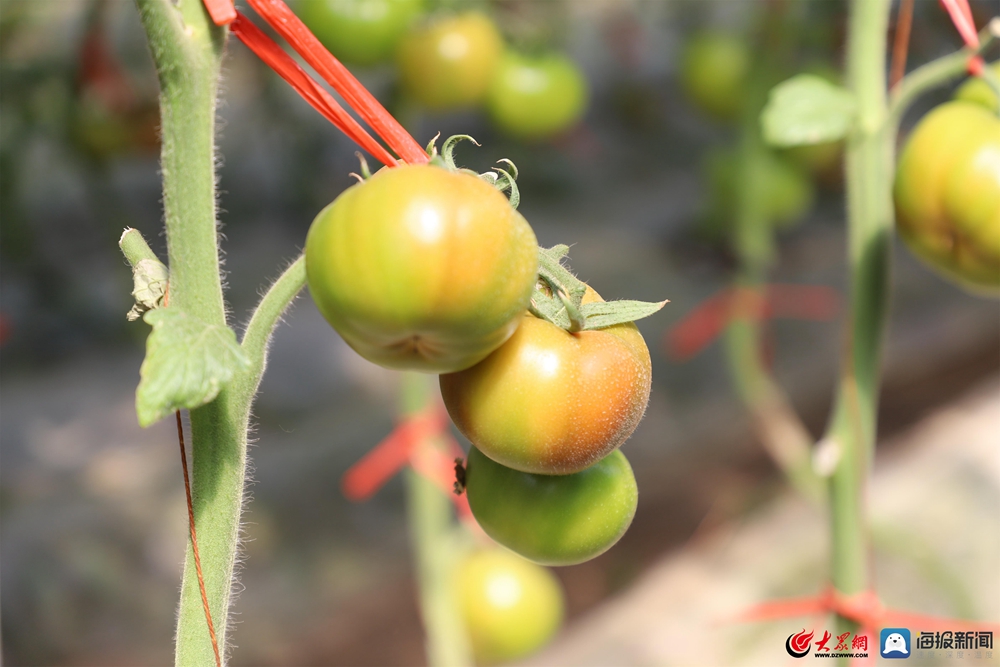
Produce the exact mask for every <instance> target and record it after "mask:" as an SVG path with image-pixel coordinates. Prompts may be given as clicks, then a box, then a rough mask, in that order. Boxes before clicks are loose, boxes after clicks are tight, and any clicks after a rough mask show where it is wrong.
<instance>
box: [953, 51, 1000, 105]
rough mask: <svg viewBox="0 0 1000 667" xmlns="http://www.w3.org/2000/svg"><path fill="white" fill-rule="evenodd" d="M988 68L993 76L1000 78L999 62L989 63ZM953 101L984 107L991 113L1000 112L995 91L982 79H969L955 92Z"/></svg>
mask: <svg viewBox="0 0 1000 667" xmlns="http://www.w3.org/2000/svg"><path fill="white" fill-rule="evenodd" d="M988 67H989V68H990V69H992V70H993V75H994V76H996V77H1000V60H997V61H995V62H992V63H990V64H989V65H988ZM955 99H956V100H963V101H965V102H973V103H975V104H978V105H980V106H984V107H986V108H987V109H990V110H992V111H993V113H997V112H998V111H1000V101H997V94H996V91H994V90H993V88H991V87H990V84H988V83H986V81H984V80H983V79H982V77H978V76H973V77H970V78H969V80H968V81H966V82H965V83H963V84H962V85H961V86H959V87H958V90H957V91H955Z"/></svg>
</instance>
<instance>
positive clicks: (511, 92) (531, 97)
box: [487, 51, 587, 139]
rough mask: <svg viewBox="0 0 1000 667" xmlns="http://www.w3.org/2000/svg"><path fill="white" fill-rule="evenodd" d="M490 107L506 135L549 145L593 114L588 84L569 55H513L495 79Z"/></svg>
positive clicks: (504, 62) (511, 53) (513, 53)
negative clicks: (554, 137) (589, 109)
mask: <svg viewBox="0 0 1000 667" xmlns="http://www.w3.org/2000/svg"><path fill="white" fill-rule="evenodd" d="M487 107H488V109H489V112H490V117H491V118H492V119H493V122H494V123H496V124H497V125H498V126H499V127H500V129H502V130H503V131H504V132H507V133H509V134H511V135H514V136H516V137H520V138H522V139H543V138H545V137H550V136H552V135H554V134H558V133H560V132H563V131H564V130H566V129H568V128H569V127H571V126H572V125H573V124H574V123H576V122H577V121H578V120H580V117H581V116H582V115H583V112H584V111H585V110H586V108H587V80H586V79H585V78H584V77H583V73H582V72H581V71H580V68H579V67H577V66H576V64H575V63H574V62H573V61H572V60H570V59H569V58H567V57H566V56H564V55H561V54H557V53H550V54H546V55H543V56H527V55H523V54H519V53H515V52H513V51H508V52H507V53H506V54H505V55H504V57H503V59H502V60H501V61H500V66H499V67H498V68H497V72H496V74H495V75H494V77H493V83H492V85H491V86H490V91H489V96H488V98H487Z"/></svg>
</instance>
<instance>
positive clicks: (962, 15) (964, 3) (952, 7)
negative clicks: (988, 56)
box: [941, 0, 984, 75]
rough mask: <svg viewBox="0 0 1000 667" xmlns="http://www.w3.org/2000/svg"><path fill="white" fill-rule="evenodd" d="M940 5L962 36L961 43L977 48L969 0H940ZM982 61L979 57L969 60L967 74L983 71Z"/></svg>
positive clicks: (976, 35) (977, 39)
mask: <svg viewBox="0 0 1000 667" xmlns="http://www.w3.org/2000/svg"><path fill="white" fill-rule="evenodd" d="M941 4H942V5H943V6H944V8H945V10H946V11H947V12H948V16H950V17H951V22H952V23H954V24H955V29H956V30H958V34H959V35H961V36H962V41H964V42H965V45H966V46H967V47H969V48H970V49H978V48H979V33H978V32H976V24H975V21H974V20H973V18H972V8H971V7H969V0H941ZM983 65H984V63H983V59H982V58H980V57H979V56H972V57H971V58H969V73H970V74H973V75H978V74H980V73H981V72H982V71H983Z"/></svg>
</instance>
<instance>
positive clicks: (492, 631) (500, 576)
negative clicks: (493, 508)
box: [454, 549, 565, 664]
mask: <svg viewBox="0 0 1000 667" xmlns="http://www.w3.org/2000/svg"><path fill="white" fill-rule="evenodd" d="M454 587H455V593H456V598H457V607H458V609H459V610H460V613H461V615H462V618H463V620H464V621H465V628H466V631H467V632H468V635H469V640H470V641H471V643H472V652H473V656H474V657H475V659H476V662H477V663H478V664H494V663H498V662H507V661H510V660H517V659H518V658H523V657H525V656H527V655H530V654H531V653H534V652H535V651H537V650H538V649H539V648H541V647H542V646H544V645H545V644H546V643H547V642H548V641H549V640H550V639H551V638H552V636H553V635H555V633H556V631H558V630H559V626H560V625H561V623H562V619H563V613H564V607H565V604H564V602H563V593H562V588H561V587H560V585H559V582H558V581H557V580H556V578H555V577H554V576H553V575H552V573H551V572H549V571H548V570H546V569H545V568H543V567H539V566H538V565H535V564H534V563H531V562H528V561H526V560H524V559H523V558H520V557H518V556H515V555H514V554H512V553H510V552H509V551H504V550H503V549H483V550H480V551H477V552H475V553H473V554H471V555H469V556H468V557H467V558H465V559H464V560H463V561H462V562H461V563H460V564H459V566H458V568H457V570H456V572H455V581H454Z"/></svg>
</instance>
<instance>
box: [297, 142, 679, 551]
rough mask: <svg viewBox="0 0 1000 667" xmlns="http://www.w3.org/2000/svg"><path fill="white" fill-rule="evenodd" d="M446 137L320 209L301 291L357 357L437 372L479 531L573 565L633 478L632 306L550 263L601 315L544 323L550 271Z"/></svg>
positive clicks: (625, 517) (625, 498)
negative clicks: (629, 457)
mask: <svg viewBox="0 0 1000 667" xmlns="http://www.w3.org/2000/svg"><path fill="white" fill-rule="evenodd" d="M450 144H453V141H452V140H449V142H446V144H445V153H446V155H445V159H443V160H442V159H441V158H435V159H434V160H432V163H431V164H428V165H421V166H413V165H407V166H399V167H395V168H391V169H383V170H381V171H379V172H378V173H376V174H375V175H374V176H370V177H369V178H368V179H367V180H364V181H363V182H361V183H359V184H357V185H354V186H353V187H351V188H349V189H347V190H346V191H345V192H344V193H343V194H341V195H340V196H339V197H338V198H337V199H336V200H335V201H334V202H333V203H332V204H330V205H329V206H327V207H326V208H325V209H323V211H322V212H320V214H319V215H318V216H317V217H316V219H315V221H314V222H313V224H312V227H311V228H310V230H309V235H308V238H307V240H306V251H305V256H306V272H307V276H308V283H309V289H310V292H311V293H312V296H313V299H314V300H315V302H316V304H317V307H318V308H319V310H320V312H321V313H322V314H323V315H324V316H325V317H326V319H327V320H328V321H329V322H330V324H331V325H332V326H333V327H334V329H336V330H337V331H338V332H339V333H340V334H341V336H343V338H344V340H345V341H346V342H347V343H348V344H349V345H350V346H351V347H352V348H353V349H354V350H355V351H357V352H358V353H359V354H360V355H361V356H363V357H364V358H366V359H368V360H369V361H372V362H374V363H376V364H379V365H381V366H384V367H387V368H396V369H411V370H418V371H424V372H432V373H439V374H441V378H440V382H441V392H442V396H443V398H444V402H445V406H446V407H447V409H448V412H449V414H450V415H451V416H452V419H453V420H454V421H455V424H456V425H457V426H458V428H459V430H461V431H462V433H464V434H465V435H466V436H467V437H468V438H469V440H470V441H471V442H472V444H473V448H472V450H471V452H470V454H469V458H468V463H467V468H466V469H465V480H464V484H465V490H466V492H467V493H468V498H469V505H470V506H471V508H472V512H473V514H474V515H475V517H476V519H477V520H478V521H479V523H480V525H481V526H482V528H483V530H484V531H485V532H486V533H487V534H488V535H489V536H490V537H492V538H493V539H494V540H496V541H497V542H499V543H500V544H502V545H503V546H506V547H507V548H509V549H511V550H513V551H515V552H517V553H519V554H521V555H523V556H525V557H526V558H529V559H531V560H533V561H536V562H539V563H544V564H550V565H568V564H572V563H579V562H582V561H585V560H588V559H590V558H593V557H595V556H597V555H599V554H601V553H603V552H604V551H606V550H607V549H609V548H610V547H611V546H612V545H613V544H614V543H615V542H617V541H618V539H619V538H620V537H621V536H622V535H623V534H624V532H625V530H626V529H627V528H628V526H629V524H630V523H631V521H632V517H633V515H634V514H635V509H636V503H637V497H638V495H637V489H636V483H635V478H634V476H633V474H632V469H631V467H630V466H629V464H628V461H626V460H625V457H624V456H623V455H622V454H621V453H620V452H618V451H616V450H617V449H618V447H619V446H621V444H622V443H623V442H624V441H625V440H626V439H627V438H628V437H629V436H630V435H631V434H632V432H633V431H634V430H635V428H636V426H637V425H638V423H639V420H640V419H641V418H642V415H643V412H644V411H645V408H646V404H647V402H648V400H649V393H650V385H651V368H650V357H649V351H648V349H647V348H646V344H645V342H644V341H643V339H642V336H641V335H640V334H639V331H638V329H637V328H636V327H635V325H634V324H633V323H632V322H630V321H629V320H631V319H634V318H635V316H636V315H635V313H634V312H633V311H631V310H629V311H628V312H624V313H623V314H618V315H615V314H614V308H615V306H616V304H617V305H618V306H619V307H622V308H626V307H632V306H628V304H635V303H638V302H611V303H605V302H604V301H603V300H602V299H601V297H600V296H599V295H598V294H597V293H596V292H594V291H593V290H592V289H590V288H589V287H585V286H584V285H583V284H582V283H580V282H579V281H578V280H576V278H575V277H573V276H572V274H570V273H569V272H568V271H566V270H565V269H564V268H563V267H561V266H560V267H559V271H561V272H562V273H564V274H565V276H566V278H564V280H567V281H572V283H571V285H570V286H569V287H566V290H565V291H566V292H570V293H572V294H575V295H576V297H575V298H576V301H577V302H578V303H576V305H575V306H573V305H572V302H564V303H567V305H566V309H569V308H571V307H572V308H580V309H582V310H581V311H580V312H591V313H597V316H598V317H604V318H605V319H603V320H600V319H598V320H593V321H592V323H593V324H595V325H599V326H596V328H590V329H588V328H586V326H584V325H583V324H581V322H584V321H585V319H586V318H585V316H581V318H583V319H578V320H577V321H576V324H573V323H570V325H568V328H562V326H558V325H557V324H556V323H555V322H561V321H562V320H560V319H558V318H555V319H552V320H551V321H550V320H549V319H544V318H545V317H552V316H551V314H550V315H546V314H545V313H543V312H540V311H537V310H535V308H536V306H535V299H536V298H538V299H542V298H549V299H551V298H553V297H552V296H551V295H549V296H545V295H543V294H541V293H540V292H539V290H540V289H543V288H544V289H550V290H551V286H552V284H554V283H551V282H550V283H545V282H544V281H543V280H541V279H540V276H541V275H543V274H544V275H547V276H550V277H549V278H547V280H549V281H552V280H556V279H555V278H552V277H551V273H552V269H551V266H550V267H549V269H545V270H546V271H548V272H549V273H544V271H542V270H541V269H540V266H539V258H540V257H541V256H542V251H540V250H539V249H538V247H537V245H536V241H535V236H534V233H533V232H532V230H531V227H530V226H529V225H528V223H527V221H525V219H524V218H523V217H522V216H521V215H520V214H519V213H517V211H515V210H514V208H513V207H512V206H511V203H510V202H508V201H507V199H506V198H505V197H504V196H503V195H502V194H501V192H500V191H499V190H498V189H497V187H496V186H495V185H491V181H492V180H494V179H484V178H482V177H480V176H477V175H476V174H474V173H473V172H470V171H468V170H462V169H457V168H454V167H453V164H452V163H451V157H450V152H449V145H450ZM506 187H510V188H511V189H513V184H512V182H510V183H508V184H507V186H506ZM544 252H545V253H548V252H550V251H544ZM545 257H548V255H545ZM546 261H550V260H546ZM542 265H543V268H544V267H545V266H546V264H545V262H544V261H543V262H542ZM560 284H561V283H560ZM546 286H547V287H546ZM559 291H560V293H563V289H562V287H560V289H559ZM567 298H568V297H567ZM529 305H531V306H532V312H535V313H536V314H532V313H531V312H529ZM648 305H652V306H655V307H656V308H657V309H658V307H659V306H660V305H662V304H648ZM588 307H590V308H594V307H596V308H597V310H596V311H595V310H593V309H592V310H590V311H587V310H586V309H587V308H588ZM560 308H561V306H560ZM650 312H652V311H650ZM645 314H649V313H645ZM536 315H537V316H536ZM640 316H644V315H640ZM609 318H610V319H609ZM602 322H603V323H604V324H602ZM574 326H578V327H579V328H580V329H582V330H577V329H575V328H574ZM571 330H572V331H573V332H571Z"/></svg>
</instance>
